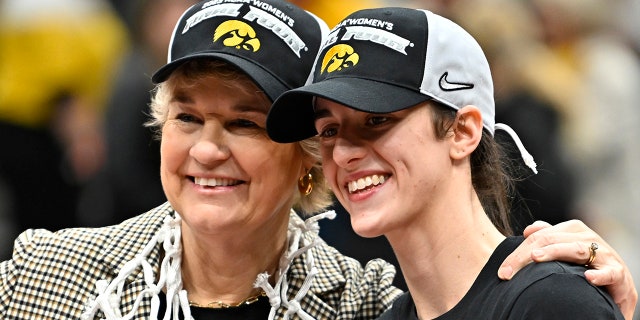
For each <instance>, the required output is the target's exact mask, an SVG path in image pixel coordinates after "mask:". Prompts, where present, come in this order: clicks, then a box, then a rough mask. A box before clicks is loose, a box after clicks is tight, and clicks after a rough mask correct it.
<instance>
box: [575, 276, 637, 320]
mask: <svg viewBox="0 0 640 320" xmlns="http://www.w3.org/2000/svg"><path fill="white" fill-rule="evenodd" d="M584 275H585V278H587V281H589V282H591V283H592V284H594V285H597V286H604V287H605V288H606V289H607V291H608V292H609V294H610V295H611V297H612V298H613V300H614V301H615V303H616V304H617V305H618V307H619V308H620V311H621V312H622V314H623V315H624V318H625V319H627V320H632V319H633V313H634V311H635V307H636V304H637V303H638V292H637V291H636V289H635V287H634V284H633V279H632V278H631V277H630V275H627V273H625V270H624V268H622V267H621V266H620V269H618V270H615V269H614V268H613V267H610V268H605V269H601V270H596V269H590V270H587V271H585V273H584Z"/></svg>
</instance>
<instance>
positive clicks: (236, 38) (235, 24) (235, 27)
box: [213, 20, 260, 52]
mask: <svg viewBox="0 0 640 320" xmlns="http://www.w3.org/2000/svg"><path fill="white" fill-rule="evenodd" d="M222 37H224V40H222V43H223V44H224V45H225V46H227V47H235V48H236V49H244V50H249V51H253V52H256V51H258V50H260V40H259V39H257V38H256V31H255V30H253V28H252V27H251V26H250V25H248V24H246V23H244V22H242V21H239V20H229V21H225V22H223V23H221V24H220V25H219V26H218V27H217V28H216V31H215V32H214V34H213V42H216V41H218V40H219V39H220V38H222Z"/></svg>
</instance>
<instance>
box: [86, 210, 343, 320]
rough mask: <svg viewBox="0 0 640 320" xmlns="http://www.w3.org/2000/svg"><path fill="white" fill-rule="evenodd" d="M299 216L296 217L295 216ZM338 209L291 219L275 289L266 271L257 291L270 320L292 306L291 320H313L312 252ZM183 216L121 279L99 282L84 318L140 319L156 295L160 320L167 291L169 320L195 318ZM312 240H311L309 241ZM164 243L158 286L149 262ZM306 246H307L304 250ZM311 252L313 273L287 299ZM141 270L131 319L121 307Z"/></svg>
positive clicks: (154, 309) (168, 221)
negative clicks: (128, 284)
mask: <svg viewBox="0 0 640 320" xmlns="http://www.w3.org/2000/svg"><path fill="white" fill-rule="evenodd" d="M294 214H295V213H294ZM335 216H336V213H335V211H327V212H324V213H321V214H318V215H316V216H313V217H311V218H309V219H307V220H306V221H304V222H302V223H301V222H299V221H291V222H290V224H289V232H288V245H289V248H288V250H287V251H286V252H285V254H283V255H282V257H281V258H280V265H279V268H278V271H277V273H276V283H275V286H273V287H272V286H271V285H270V284H269V274H267V273H266V272H264V273H261V274H259V275H258V276H257V278H256V281H255V283H254V287H256V288H262V289H263V290H264V292H265V294H266V295H267V297H268V298H269V303H270V305H271V310H270V312H269V319H270V320H272V319H274V318H275V314H276V310H277V309H278V308H279V307H280V306H284V307H286V308H287V312H286V313H285V315H284V318H285V319H289V317H290V316H292V315H294V314H295V315H298V316H299V317H300V318H302V319H304V320H313V318H312V317H311V316H310V315H309V314H308V313H306V312H305V311H304V310H302V308H301V306H300V300H302V298H303V297H304V296H305V295H306V294H307V293H308V292H309V290H310V289H311V285H312V284H313V279H314V278H315V276H316V275H317V274H318V272H319V271H318V269H317V268H316V267H315V259H314V257H313V254H311V252H310V251H309V249H311V248H313V247H314V246H316V245H317V244H319V243H321V240H320V239H319V237H318V233H319V230H320V227H319V225H318V221H319V220H320V219H324V218H329V219H333V218H335ZM181 220H182V219H181V218H180V215H179V214H178V213H176V214H175V218H171V217H170V216H167V217H166V218H165V221H164V224H163V226H162V227H161V229H160V230H159V232H158V234H157V235H155V236H154V237H153V238H152V239H151V241H149V243H147V245H146V246H145V247H144V249H143V250H142V252H141V253H140V254H139V255H137V256H136V257H135V258H133V259H132V260H130V261H128V262H127V263H125V264H124V266H123V267H122V269H121V270H120V272H119V273H118V275H117V276H116V278H115V279H113V280H112V281H111V283H108V282H107V281H106V280H99V281H97V282H96V290H97V292H98V295H97V297H96V298H95V299H94V300H92V301H90V302H89V303H88V304H87V306H86V307H85V311H84V312H83V314H82V315H81V319H83V320H87V319H93V318H94V317H95V314H96V312H98V311H102V312H103V313H104V316H105V318H103V320H130V319H132V318H133V316H134V315H135V313H136V311H137V310H138V308H139V306H140V304H141V303H142V299H143V298H144V297H146V296H147V295H150V296H151V314H150V316H151V317H150V318H151V319H153V320H157V319H158V316H159V314H158V313H159V307H160V299H159V296H158V294H159V293H160V291H161V290H162V289H163V288H165V287H166V305H167V309H166V311H165V314H164V318H163V320H169V319H177V318H178V314H179V312H180V311H182V313H183V315H184V317H185V319H193V318H192V316H191V309H190V308H189V300H188V297H187V292H186V291H185V290H183V289H182V274H181V269H180V265H181V261H182V243H181V229H180V223H181ZM309 239H311V240H309ZM158 243H162V245H163V248H164V251H165V256H164V258H163V259H162V262H161V264H160V271H159V279H158V282H157V283H154V276H153V268H152V266H151V265H150V264H149V262H148V261H147V260H146V259H147V257H148V256H149V254H150V253H151V251H152V250H153V248H154V247H155V245H156V244H158ZM301 245H302V246H301ZM305 253H307V259H306V265H305V266H306V268H307V270H308V273H307V275H306V277H305V280H304V282H303V284H302V287H301V288H300V290H299V291H298V292H297V293H296V295H295V297H294V298H293V299H292V300H288V298H287V290H288V287H289V285H288V281H287V277H286V273H287V272H288V270H289V268H290V266H291V263H292V261H293V260H294V259H295V258H297V257H298V256H300V255H302V254H305ZM138 267H141V268H142V270H143V279H144V282H145V284H146V286H147V288H146V289H144V290H143V291H142V292H141V293H140V295H138V297H136V300H135V302H134V305H133V308H132V309H131V311H130V312H129V313H127V314H126V315H124V316H123V315H121V313H120V303H121V298H122V294H123V289H124V284H125V280H126V279H127V277H129V276H130V275H131V274H132V273H133V272H134V271H135V270H136V269H137V268H138Z"/></svg>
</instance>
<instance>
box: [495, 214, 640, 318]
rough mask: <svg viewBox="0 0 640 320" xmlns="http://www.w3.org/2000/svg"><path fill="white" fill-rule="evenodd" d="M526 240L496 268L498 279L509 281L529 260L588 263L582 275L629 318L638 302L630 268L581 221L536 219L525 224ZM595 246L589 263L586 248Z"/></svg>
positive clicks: (588, 254) (587, 249)
mask: <svg viewBox="0 0 640 320" xmlns="http://www.w3.org/2000/svg"><path fill="white" fill-rule="evenodd" d="M524 235H525V237H526V239H525V241H524V242H523V243H522V244H521V245H520V246H519V247H518V248H516V250H515V251H514V252H513V253H512V254H511V255H509V256H508V257H507V258H506V259H505V261H504V262H503V263H502V265H501V267H500V269H499V270H498V276H499V277H500V279H503V280H509V279H511V278H512V277H513V275H514V274H515V273H516V272H518V271H519V270H520V269H522V268H523V267H524V266H526V265H527V264H529V263H531V262H532V261H536V262H544V261H552V260H559V261H564V262H571V263H576V264H583V265H584V264H589V267H590V268H593V269H590V270H587V271H586V272H585V278H586V279H587V281H589V282H590V283H592V284H594V285H597V286H603V287H605V288H606V289H607V291H608V292H609V294H611V297H612V298H613V300H614V301H615V302H616V303H617V304H618V306H619V307H620V310H621V311H622V313H623V314H624V316H625V318H626V319H629V320H631V319H632V317H633V312H634V310H635V306H636V304H637V302H638V293H637V291H636V288H635V285H634V282H633V280H632V277H631V272H630V270H629V268H628V267H627V266H626V265H625V263H624V261H623V260H622V258H621V257H620V256H619V255H618V253H617V252H616V251H615V250H614V249H613V248H612V247H611V246H609V244H608V243H607V242H606V241H604V240H603V239H602V238H601V237H600V236H599V235H598V234H597V233H595V232H594V231H593V230H591V229H590V228H589V227H587V226H586V225H585V224H584V223H583V222H582V221H579V220H571V221H566V222H562V223H559V224H556V225H553V226H550V225H549V224H548V223H546V222H543V221H536V222H535V223H533V224H532V225H530V226H528V227H527V228H526V229H525V231H524ZM592 243H596V244H597V245H598V249H597V250H596V251H595V252H594V253H593V254H594V257H593V260H592V261H591V263H588V262H589V261H590V256H591V254H590V251H589V247H590V246H591V244H592Z"/></svg>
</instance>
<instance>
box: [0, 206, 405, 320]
mask: <svg viewBox="0 0 640 320" xmlns="http://www.w3.org/2000/svg"><path fill="white" fill-rule="evenodd" d="M173 214H174V211H173V209H172V208H171V206H170V205H169V204H168V203H165V204H163V205H161V206H159V207H157V208H155V209H152V210H151V211H149V212H147V213H145V214H142V215H139V216H137V217H134V218H131V219H129V220H126V221H124V222H122V223H121V224H118V225H115V226H109V227H102V228H71V229H64V230H60V231H58V232H55V233H53V232H49V231H46V230H42V229H39V230H27V231H25V232H23V233H22V234H21V235H20V236H19V237H18V238H17V239H16V241H15V246H14V250H13V257H12V259H11V260H7V261H4V262H2V263H0V319H7V320H8V319H79V318H80V314H81V313H82V312H83V310H84V307H85V305H86V304H87V303H88V302H89V301H90V300H91V299H92V298H94V297H95V296H96V294H97V292H96V288H95V284H96V281H98V280H100V279H106V280H108V281H111V280H112V279H113V278H115V276H116V275H117V274H118V271H119V270H120V269H121V268H122V266H123V265H124V263H125V262H127V261H129V260H131V259H132V258H134V257H135V256H136V255H137V254H139V252H140V251H141V250H142V249H143V247H144V246H145V245H146V244H147V243H148V242H149V241H150V240H151V239H152V237H153V236H154V235H155V234H156V232H157V231H158V230H159V229H160V227H161V226H162V224H163V220H164V218H165V216H166V215H173ZM291 219H300V218H299V217H298V216H297V215H295V214H292V215H291ZM311 250H313V251H314V252H313V256H314V258H315V259H316V266H317V267H318V269H319V271H320V273H319V274H318V275H317V276H316V277H315V279H314V281H313V285H312V288H311V290H310V291H309V293H308V294H307V295H306V296H305V297H304V298H303V299H302V300H301V303H300V305H301V307H302V308H303V309H304V310H305V311H306V312H307V313H308V314H309V315H311V316H312V317H314V318H316V319H332V320H333V319H373V318H375V317H377V316H378V315H379V314H381V313H382V312H383V311H384V310H386V309H387V308H388V307H389V306H391V304H392V302H393V300H395V299H396V298H397V297H398V296H399V295H400V294H401V291H400V290H399V289H397V288H395V287H393V286H392V280H393V277H394V276H395V268H394V267H393V266H392V265H391V264H389V263H387V262H385V261H383V260H380V259H376V260H373V261H371V262H369V263H368V264H367V265H366V266H365V267H364V268H363V267H362V266H361V265H360V263H359V262H357V261H356V260H354V259H352V258H349V257H346V256H344V255H342V254H340V253H339V252H338V251H337V250H336V249H334V248H332V247H330V246H329V245H327V244H326V243H324V242H322V243H321V244H320V245H318V246H316V247H314V248H312V249H311ZM160 255H161V245H160V244H158V245H156V247H155V248H154V250H153V252H152V253H151V254H150V255H149V258H148V262H149V263H150V264H151V265H152V266H153V267H154V273H155V276H157V272H158V271H159V264H160ZM306 274H307V272H306V270H305V261H304V255H302V256H300V257H298V258H296V259H294V260H293V261H292V264H291V267H290V269H289V271H288V274H287V279H288V282H289V290H288V291H287V294H288V295H289V296H291V297H293V296H294V295H295V294H296V292H298V290H299V289H300V287H301V286H302V284H303V281H304V279H305V277H306ZM144 288H146V286H145V283H144V280H143V273H142V271H141V269H138V270H136V272H134V273H133V274H131V276H130V277H129V278H128V281H127V284H126V285H125V287H124V291H123V294H122V299H121V301H122V310H121V312H122V313H123V314H125V313H127V312H129V311H130V310H131V308H132V307H133V304H134V301H135V299H136V297H138V295H139V294H140V292H141V291H142V290H143V289H144ZM150 310H151V299H150V298H148V299H144V300H143V302H142V303H141V305H140V307H139V309H138V311H137V312H136V316H135V317H134V319H148V318H149V315H150ZM285 312H286V310H284V309H283V308H282V307H281V308H280V309H278V310H277V318H282V316H283V315H284V313H285Z"/></svg>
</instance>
